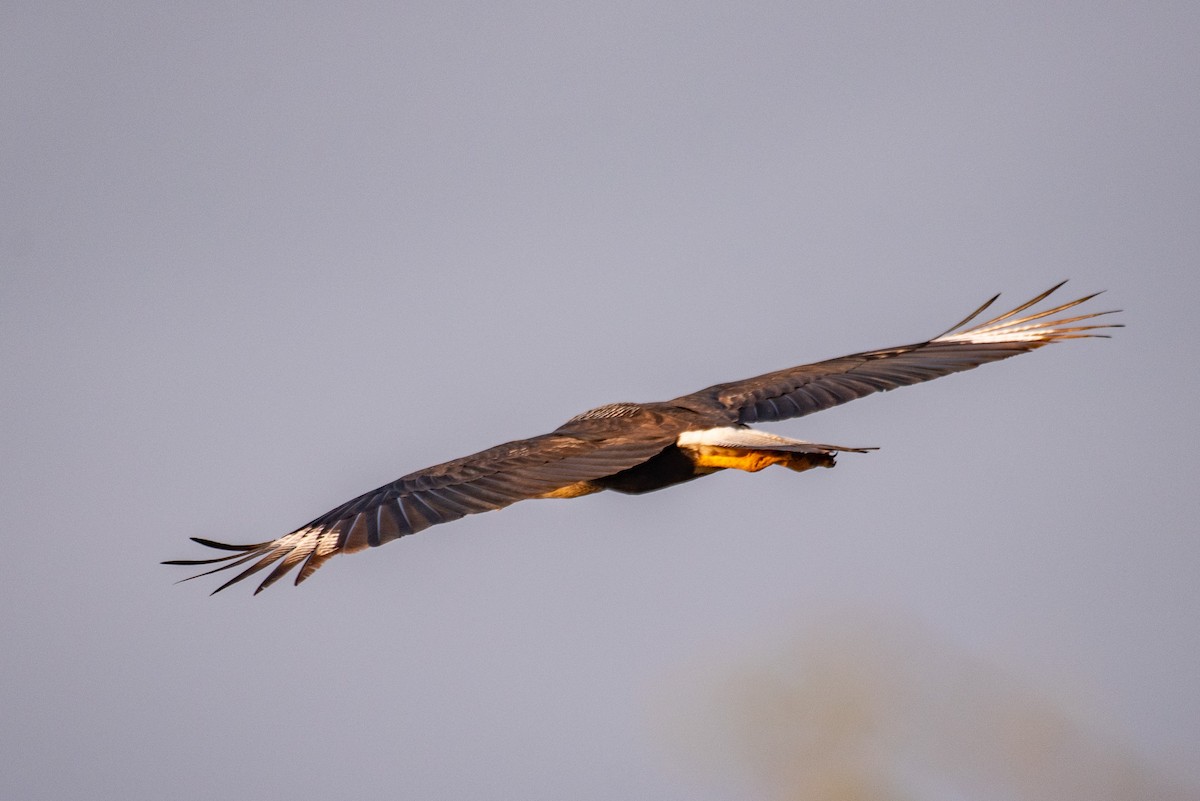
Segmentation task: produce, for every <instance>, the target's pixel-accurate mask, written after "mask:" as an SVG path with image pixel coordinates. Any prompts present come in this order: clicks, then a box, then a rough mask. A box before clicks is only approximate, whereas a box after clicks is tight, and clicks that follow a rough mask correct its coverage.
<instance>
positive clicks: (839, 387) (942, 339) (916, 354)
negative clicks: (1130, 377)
mask: <svg viewBox="0 0 1200 801" xmlns="http://www.w3.org/2000/svg"><path fill="white" fill-rule="evenodd" d="M1063 283H1066V282H1065V281H1064V282H1062V283H1060V284H1057V285H1055V286H1053V287H1051V288H1050V289H1048V290H1047V291H1045V292H1043V293H1042V294H1040V295H1038V296H1037V297H1035V298H1033V299H1032V300H1030V301H1028V302H1026V303H1023V304H1021V305H1020V306H1018V307H1016V308H1015V309H1013V310H1012V311H1009V312H1005V313H1004V314H1001V315H1000V316H998V317H994V318H992V319H990V320H988V321H987V322H984V323H978V324H976V325H973V326H971V327H969V328H968V327H966V326H967V325H968V323H970V322H971V321H972V320H974V319H975V318H976V317H978V316H979V315H980V314H982V313H983V311H984V310H985V309H987V308H988V307H989V306H991V305H992V303H993V302H995V300H996V298H998V297H1000V296H999V295H996V296H995V297H993V298H992V299H991V300H989V301H987V302H986V303H984V304H983V305H982V306H980V307H979V308H978V309H976V310H975V311H974V312H972V313H971V314H970V315H968V316H967V318H966V319H965V320H963V321H962V322H960V323H958V324H957V325H955V326H953V327H952V328H950V330H948V331H947V332H946V333H944V334H942V335H941V336H937V337H934V338H933V339H930V340H926V341H924V342H917V343H914V344H912V345H901V346H899V347H894V348H884V349H881V350H873V351H867V352H865V353H855V354H852V355H850V356H842V357H839V358H837V359H829V360H827V361H823V362H816V363H814V364H805V365H800V366H799V367H789V368H788V369H786V370H779V371H776V372H774V373H767V374H766V375H760V376H756V377H754V378H747V379H745V380H742V381H731V382H729V383H726V384H717V385H716V386H712V387H708V388H707V389H702V390H700V391H699V392H693V393H691V394H690V395H684V396H682V397H679V398H676V399H675V400H672V401H670V403H672V404H676V405H679V406H685V407H690V408H695V409H707V410H710V411H713V412H717V411H719V412H720V413H722V414H723V415H724V416H725V417H726V419H728V420H729V421H730V422H731V423H742V424H750V423H755V422H758V421H764V420H766V421H770V420H786V419H788V418H790V417H801V416H803V415H806V414H812V413H813V412H819V411H821V410H822V409H828V408H830V407H833V406H837V405H839V404H842V403H846V402H848V401H852V400H855V399H856V398H861V397H863V396H865V395H870V394H871V393H874V392H884V391H886V390H889V389H895V388H896V387H903V386H909V385H911V384H919V383H921V382H922V381H929V380H932V379H934V378H939V377H941V376H944V375H949V374H950V373H957V372H961V371H963V370H970V369H971V368H973V367H978V366H979V365H981V364H987V363H988V362H994V361H999V360H1000V359H1007V358H1008V357H1010V356H1016V355H1017V354H1019V353H1026V352H1028V351H1031V350H1035V349H1036V348H1040V347H1042V346H1043V345H1048V344H1050V343H1052V342H1061V341H1063V340H1067V339H1079V338H1082V337H1096V336H1104V334H1102V333H1098V332H1099V331H1100V330H1101V329H1106V328H1118V327H1120V326H1119V324H1102V323H1092V322H1088V321H1091V320H1094V319H1095V318H1097V317H1100V316H1102V315H1105V314H1111V313H1112V312H1107V311H1105V312H1092V313H1090V314H1075V315H1070V316H1057V315H1061V314H1062V313H1063V312H1066V311H1067V310H1068V309H1073V308H1074V307H1076V306H1079V305H1080V304H1082V303H1086V302H1087V301H1089V300H1091V299H1092V298H1094V297H1096V295H1095V294H1093V295H1088V296H1086V297H1082V298H1079V299H1077V300H1072V301H1068V302H1067V303H1063V304H1061V305H1058V306H1054V307H1052V308H1048V309H1044V310H1042V311H1036V312H1031V311H1029V310H1030V309H1031V308H1032V307H1034V306H1036V305H1037V304H1038V303H1041V302H1042V301H1043V300H1045V299H1046V298H1047V297H1049V295H1050V294H1051V293H1052V292H1054V290H1056V289H1058V288H1059V287H1061V286H1062V285H1063ZM1096 294H1099V293H1096ZM1026 312H1028V313H1026Z"/></svg>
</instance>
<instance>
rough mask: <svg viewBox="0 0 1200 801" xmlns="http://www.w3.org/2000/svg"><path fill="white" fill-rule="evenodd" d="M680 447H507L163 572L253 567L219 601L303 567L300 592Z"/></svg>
mask: <svg viewBox="0 0 1200 801" xmlns="http://www.w3.org/2000/svg"><path fill="white" fill-rule="evenodd" d="M564 428H566V427H565V426H564ZM674 441H675V433H674V432H669V434H668V435H667V436H665V437H664V436H663V434H662V432H653V433H649V434H648V433H645V432H643V433H642V434H641V435H640V436H639V435H638V434H637V433H636V432H635V433H634V434H632V435H630V436H625V437H621V436H617V437H613V438H610V439H606V440H605V441H604V442H603V443H598V442H596V441H594V440H591V439H588V438H581V437H576V436H571V435H570V434H565V433H559V432H554V433H551V434H544V435H542V436H540V437H533V438H532V439H525V440H516V441H514V442H507V443H505V444H503V445H497V446H496V447H494V448H489V449H487V450H485V451H480V452H479V453H476V454H473V455H471V456H465V457H463V458H461V459H455V460H453V461H450V462H446V463H444V464H440V465H436V466H434V467H429V468H426V469H424V470H418V471H417V472H415V473H411V474H409V475H407V476H404V477H403V478H399V479H396V480H395V481H393V482H391V483H390V484H385V485H383V486H382V487H380V488H379V489H376V490H373V491H371V492H367V493H364V494H363V495H360V496H358V497H357V498H355V499H353V500H351V501H347V502H346V503H344V504H342V505H341V506H339V507H337V508H336V509H333V510H332V511H329V512H326V513H325V514H323V515H321V516H320V517H318V518H317V519H315V520H313V521H311V522H310V523H308V524H307V525H304V526H301V527H300V528H298V529H296V530H295V531H293V532H291V533H290V534H286V535H284V536H282V537H280V538H278V539H275V540H270V541H268V542H259V543H254V544H251V545H228V544H226V543H222V542H214V541H213V540H207V539H202V538H200V537H193V538H192V539H193V540H195V541H196V542H198V543H200V544H201V545H207V546H208V547H210V548H216V549H218V550H223V551H234V553H233V554H232V555H230V556H224V557H217V558H215V559H173V560H171V561H168V562H164V564H172V565H210V564H216V565H218V567H215V568H213V569H211V570H208V571H205V572H203V573H199V574H197V575H195V576H189V577H188V578H187V579H184V581H188V580H190V579H194V578H199V577H200V576H207V575H209V574H212V573H216V572H219V571H222V570H229V569H230V568H235V567H241V566H243V565H247V563H249V564H248V565H247V566H246V567H245V568H244V569H243V570H242V571H241V572H240V573H238V574H237V575H236V576H234V577H233V578H231V579H229V580H228V581H226V582H225V583H224V584H222V585H221V586H220V587H217V589H215V590H213V592H214V593H217V592H220V591H221V590H223V589H225V588H226V587H228V586H230V585H231V584H235V583H237V582H239V581H241V580H242V579H245V578H248V577H249V576H252V575H254V574H255V573H258V572H259V571H260V570H263V569H265V568H267V567H270V566H271V565H275V567H274V569H272V570H271V572H270V573H269V574H267V577H266V578H265V579H263V581H262V583H261V584H259V586H258V589H256V590H255V591H254V592H255V594H256V595H257V594H258V593H260V592H262V591H263V590H265V589H266V588H267V587H269V586H271V585H272V584H274V583H275V582H276V581H278V580H279V579H281V578H283V577H284V576H285V575H286V574H287V573H288V572H289V571H290V570H292V569H293V568H294V567H296V566H297V565H301V563H303V564H302V565H301V567H300V571H299V572H298V573H297V574H296V583H297V584H299V583H300V582H301V581H304V579H306V578H308V577H309V576H310V575H312V574H313V572H314V571H316V569H317V568H319V567H320V566H321V565H322V564H324V563H325V562H326V561H327V560H328V559H329V558H330V557H332V556H334V555H335V554H338V553H354V552H356V551H361V550H363V549H365V548H368V547H373V546H377V545H382V544H383V543H385V542H390V541H391V540H394V539H397V538H398V537H403V536H404V535H406V534H413V533H415V532H417V531H421V530H422V529H426V528H429V527H430V526H433V525H437V524H439V523H447V522H449V521H451V520H457V519H458V518H460V517H464V516H466V515H469V514H475V513H477V512H487V511H490V510H492V509H501V508H503V507H505V506H508V505H510V504H513V503H516V502H517V501H520V500H525V499H527V498H536V497H538V496H539V495H542V494H544V493H547V492H552V491H554V490H556V489H559V488H561V487H565V486H568V485H570V484H573V483H575V482H577V481H589V480H592V479H596V478H600V477H602V476H607V475H611V474H613V473H616V472H619V471H621V470H626V469H628V468H630V467H633V466H635V465H638V464H641V463H642V462H644V461H646V460H647V459H649V458H651V457H652V456H654V455H655V454H657V453H658V452H659V451H661V450H662V449H663V448H665V447H667V446H668V445H670V444H671V443H672V442H674Z"/></svg>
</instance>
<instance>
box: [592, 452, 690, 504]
mask: <svg viewBox="0 0 1200 801" xmlns="http://www.w3.org/2000/svg"><path fill="white" fill-rule="evenodd" d="M709 472H711V471H701V470H699V469H697V467H696V463H695V462H693V461H692V459H691V457H690V456H688V455H687V454H686V453H684V452H683V449H682V448H680V447H679V446H678V445H668V446H667V447H665V448H663V449H662V450H661V451H659V452H658V454H657V455H655V456H651V457H650V458H649V459H647V460H646V461H644V462H642V463H641V464H639V465H636V466H634V467H631V468H629V469H628V470H622V471H620V472H619V473H613V474H612V475H611V476H604V477H603V478H597V479H595V480H594V481H592V483H593V484H595V485H596V486H597V487H599V488H600V489H606V490H612V491H613V492H621V493H624V494H626V495H642V494H643V493H647V492H653V491H654V490H660V489H663V488H664V487H672V486H674V485H676V484H682V483H683V482H685V481H691V480H692V479H695V478H700V476H703V475H707V474H708V473H709Z"/></svg>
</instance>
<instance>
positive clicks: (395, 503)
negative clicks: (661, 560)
mask: <svg viewBox="0 0 1200 801" xmlns="http://www.w3.org/2000/svg"><path fill="white" fill-rule="evenodd" d="M1064 283H1066V282H1065V281H1064V282H1062V283H1060V284H1057V285H1055V286H1053V287H1051V288H1050V289H1048V290H1047V291H1045V292H1043V293H1042V294H1040V295H1038V296H1037V297H1035V298H1033V299H1032V300H1030V301H1028V302H1026V303H1022V304H1021V305H1020V306H1018V307H1016V308H1015V309H1013V310H1012V311H1009V312H1005V313H1004V314H1001V315H999V316H997V317H994V318H992V319H989V320H987V321H986V322H982V323H976V324H975V325H971V326H970V327H968V325H969V324H970V323H971V322H972V321H973V320H975V319H976V318H977V317H978V316H979V315H980V314H982V313H983V312H984V310H985V309H987V308H989V307H990V306H991V305H992V304H993V303H994V302H995V301H996V299H997V298H998V297H1000V296H999V295H996V296H994V297H992V298H991V299H990V300H988V301H987V302H986V303H984V304H983V305H982V306H980V307H979V308H978V309H976V310H975V311H974V312H972V313H971V314H969V315H967V317H966V318H965V319H963V320H962V321H961V322H959V323H957V324H956V325H954V326H952V327H951V328H950V329H948V330H947V331H946V332H945V333H943V334H940V335H939V336H936V337H934V338H932V339H928V340H926V341H924V342H917V343H914V344H912V345H900V346H897V347H892V348H883V349H881V350H872V351H866V352H864V353H855V354H852V355H850V356H841V357H839V358H836V359H828V360H826V361H823V362H816V363H814V364H805V365H800V366H799V367H789V368H787V369H785V370H778V371H776V372H773V373H767V374H765V375H760V376H756V377H754V378H747V379H744V380H741V381H730V382H728V383H724V384H716V385H714V386H711V387H708V388H707V389H702V390H700V391H699V392H693V393H691V394H689V395H681V396H680V397H678V398H675V399H674V400H669V401H662V402H659V403H610V404H608V405H605V406H600V407H597V408H595V409H592V410H590V411H587V412H584V413H582V414H579V415H576V416H575V417H572V418H571V419H570V420H568V421H567V422H565V423H563V424H562V425H561V426H559V427H558V428H556V429H555V430H554V431H551V432H550V433H549V434H542V435H541V436H538V437H533V438H531V439H520V440H515V441H513V442H506V443H504V444H503V445H497V446H496V447H494V448H488V449H487V450H485V451H480V452H479V453H476V454H472V455H471V456H464V457H463V458H461V459H455V460H453V461H450V462H446V463H444V464H439V465H435V466H434V467H427V468H425V469H424V470H418V471H417V472H415V473H410V474H408V475H407V476H404V477H402V478H398V479H396V480H395V481H393V482H391V483H390V484H385V485H383V486H382V487H380V488H378V489H376V490H372V491H371V492H368V493H365V494H363V495H360V496H358V497H357V498H355V499H353V500H350V501H347V502H346V503H344V504H342V505H341V506H339V507H337V508H336V509H333V510H331V511H329V512H326V513H325V514H323V515H321V516H320V517H318V518H316V519H315V520H313V521H311V522H310V523H307V524H305V525H303V526H301V527H300V528H298V529H296V530H295V531H293V532H291V533H290V534H285V535H283V536H282V537H279V538H278V539H274V540H270V541H267V542H258V543H254V544H252V545H229V544H226V543H223V542H215V541H213V540H208V539H202V538H200V537H193V538H192V539H193V540H194V541H195V542H198V543H200V544H201V545H206V546H208V547H210V548H215V549H218V550H221V551H232V553H231V554H229V555H226V556H218V557H216V558H212V559H173V560H170V561H168V562H164V564H170V565H217V566H216V567H213V568H211V569H208V570H205V571H204V572H202V573H199V574H197V575H194V576H189V577H188V578H187V579H184V581H187V580H190V579H193V578H199V577H200V576H207V575H209V574H212V573H217V572H219V571H222V570H230V569H233V568H242V569H241V571H240V572H238V573H237V574H236V575H234V576H233V578H231V579H229V580H228V581H226V582H225V583H224V584H222V585H221V586H219V587H217V588H216V589H215V590H213V592H214V593H217V592H220V591H221V590H223V589H225V588H226V587H228V586H230V585H231V584H236V583H237V582H239V581H241V580H243V579H246V578H249V577H250V576H253V575H255V574H257V573H259V572H260V571H262V570H264V569H266V568H268V567H272V566H273V568H272V569H271V571H270V572H269V573H268V574H267V575H266V578H264V579H263V581H262V583H260V584H259V585H258V589H256V590H255V594H258V593H259V592H262V591H263V590H265V589H266V588H267V587H269V586H271V585H272V584H274V583H275V582H276V581H278V580H279V579H281V578H283V577H284V576H285V575H286V574H287V573H288V572H289V571H290V570H292V569H293V568H295V567H297V566H299V568H300V569H299V571H298V572H297V574H296V584H299V583H300V582H301V581H304V579H306V578H308V577H309V576H311V575H312V574H313V572H314V571H316V569H317V568H319V567H320V566H321V565H323V564H325V562H326V561H328V560H329V558H330V557H332V556H335V555H336V554H340V553H355V552H357V551H361V550H364V549H366V548H368V547H374V546H377V545H383V544H384V543H386V542H391V541H392V540H394V539H397V538H399V537H403V536H404V535H406V534H413V533H415V532H418V531H421V530H422V529H426V528H429V527H430V526H434V525H437V524H438V523H448V522H450V521H451V520H457V519H458V518H460V517H464V516H465V515H469V514H475V513H476V512H488V511H491V510H493V509H502V508H504V507H505V506H508V505H510V504H513V503H516V502H517V501H523V500H526V499H529V498H576V497H579V496H581V495H588V494H591V493H593V492H600V491H601V490H614V491H616V492H622V493H630V494H640V493H643V492H651V491H653V490H657V489H662V488H663V487H669V486H671V485H673V484H680V483H682V482H684V481H691V480H692V479H695V478H699V477H700V476H705V475H708V474H710V473H715V472H717V471H719V470H726V469H735V470H746V471H748V472H752V473H753V472H757V471H759V470H762V469H763V468H766V467H769V466H771V465H781V466H783V467H786V468H788V469H790V470H795V471H798V472H799V471H803V470H809V469H811V468H814V467H833V465H834V457H835V455H836V454H837V453H839V452H842V451H846V452H853V453H862V452H864V451H868V450H874V449H873V448H850V447H844V446H841V445H823V444H819V443H815V442H806V441H804V440H798V439H788V438H787V437H781V436H777V435H775V434H770V433H767V432H766V431H761V430H758V429H755V428H751V427H750V425H751V424H752V423H759V422H772V421H776V420H786V419H788V418H791V417H802V416H804V415H806V414H812V413H813V412H819V411H821V410H822V409H828V408H831V407H833V406H837V405H839V404H842V403H846V402H847V401H852V400H855V399H856V398H861V397H863V396H865V395H870V394H871V393H873V392H886V391H887V390H891V389H895V388H896V387H903V386H908V385H910V384H919V383H921V382H923V381H929V380H931V379H934V378H939V377H940V376H944V375H949V374H950V373H957V372H961V371H963V370H970V369H971V368H973V367H978V366H979V365H981V364H986V363H988V362H994V361H999V360H1000V359H1007V358H1008V357H1010V356H1016V355H1017V354H1019V353H1025V352H1027V351H1031V350H1036V349H1037V348H1040V347H1042V346H1043V345H1048V344H1050V343H1052V342H1059V341H1062V340H1067V339H1080V338H1084V337H1098V336H1107V335H1106V334H1103V333H1099V331H1100V330H1102V329H1109V328H1119V327H1120V325H1119V324H1113V323H1097V322H1094V320H1095V318H1097V317H1101V316H1103V315H1106V314H1112V313H1114V312H1112V311H1104V312H1091V313H1085V314H1078V313H1072V314H1070V315H1067V316H1063V315H1064V313H1065V312H1067V311H1068V310H1070V309H1074V308H1075V307H1077V306H1079V305H1081V304H1083V303H1086V302H1087V301H1089V300H1091V299H1092V298H1094V297H1096V295H1098V294H1099V293H1095V294H1092V295H1087V296H1086V297H1082V298H1078V299H1076V300H1072V301H1069V302H1067V303H1062V304H1060V305H1057V306H1052V307H1051V308H1047V309H1043V310H1041V311H1032V309H1033V307H1035V306H1036V305H1037V304H1039V303H1041V302H1042V301H1043V300H1045V299H1046V298H1047V297H1049V296H1050V295H1051V293H1053V292H1054V291H1055V290H1057V289H1058V288H1059V287H1061V286H1062V285H1063V284H1064Z"/></svg>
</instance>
